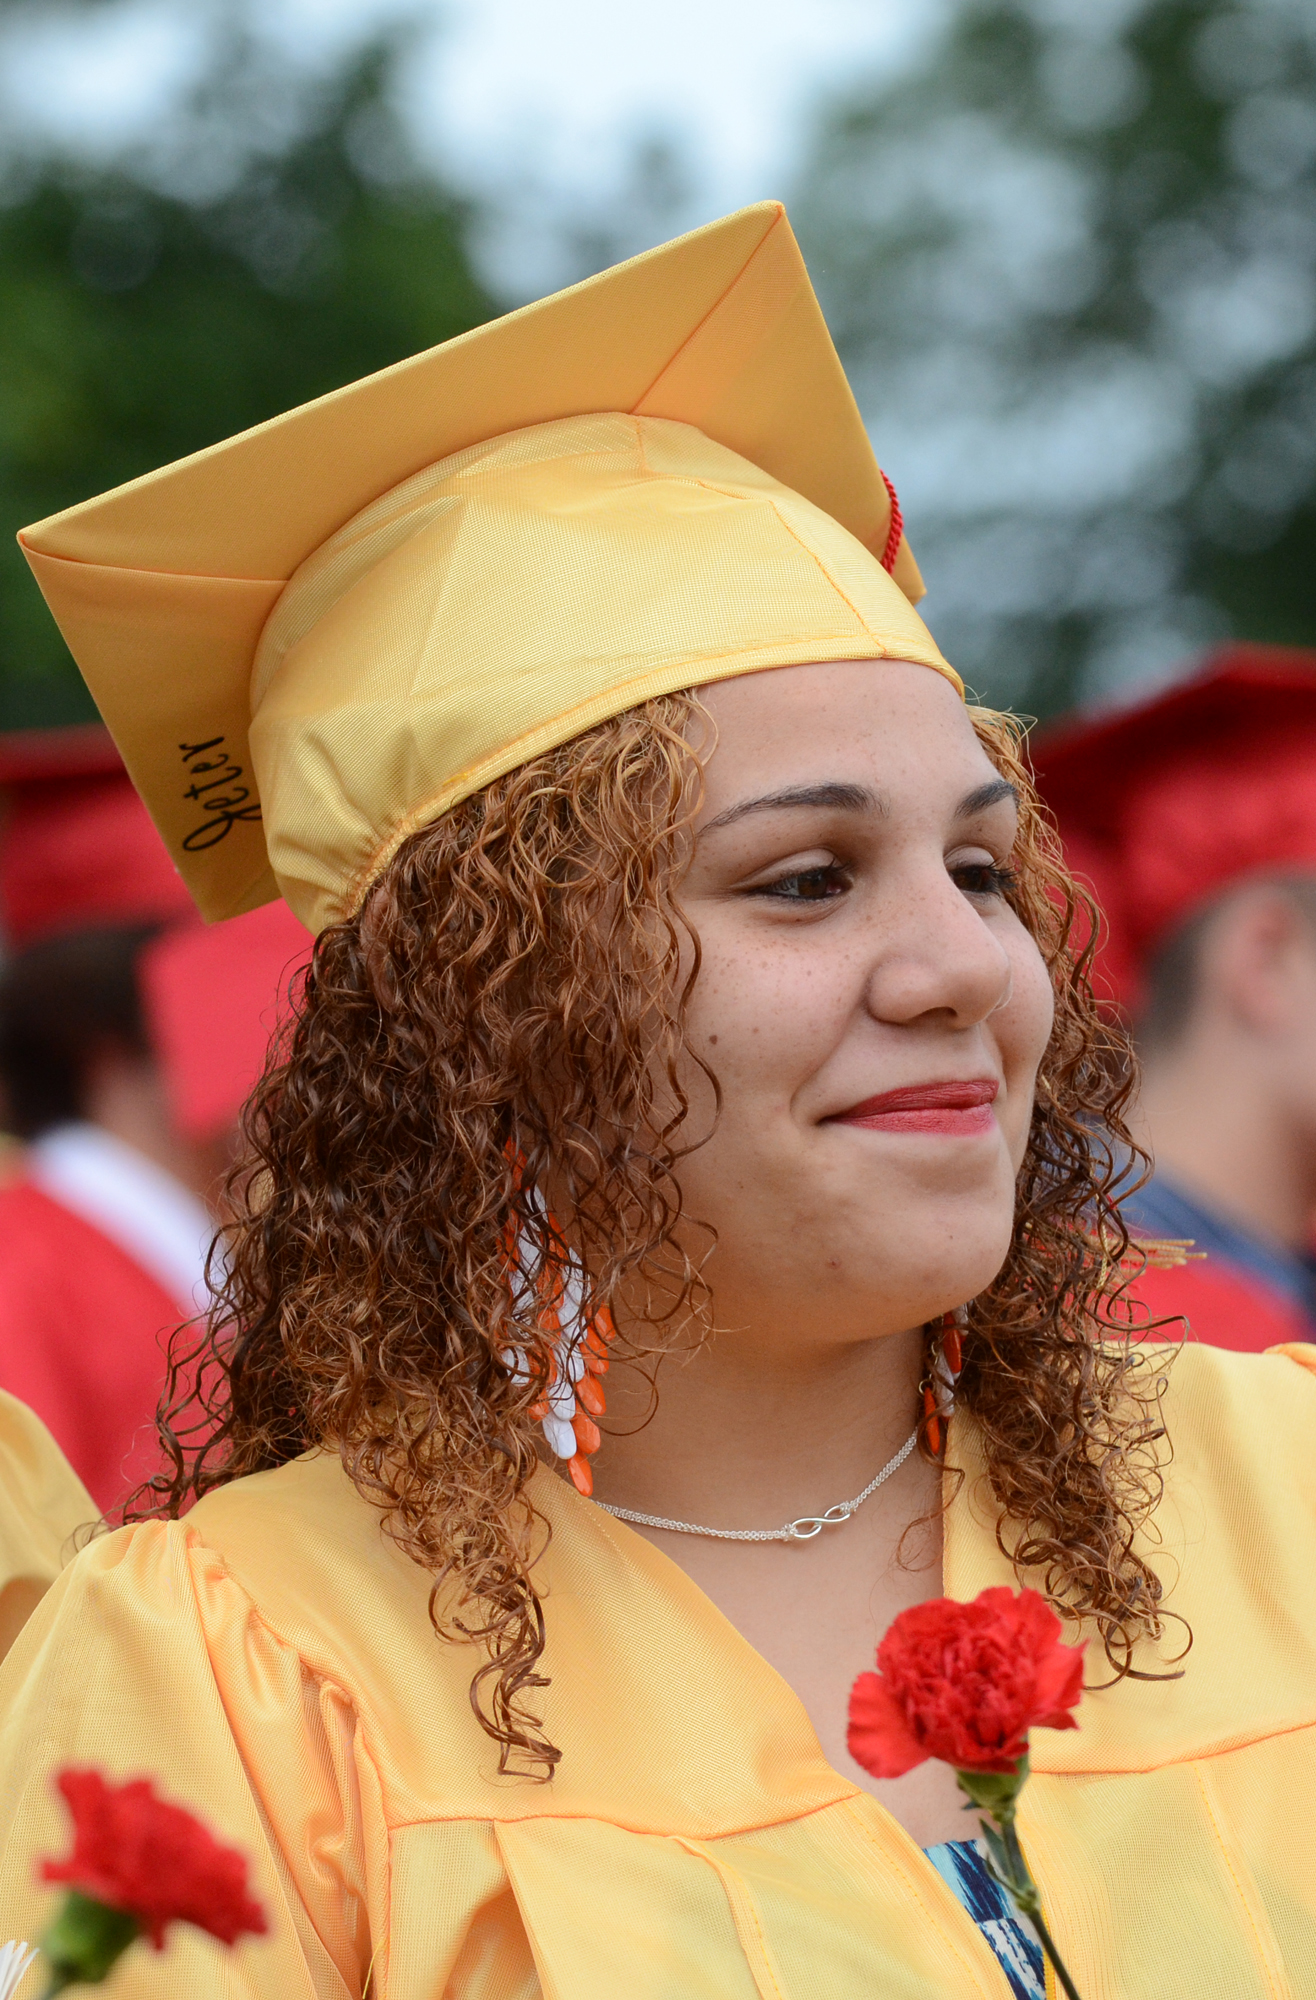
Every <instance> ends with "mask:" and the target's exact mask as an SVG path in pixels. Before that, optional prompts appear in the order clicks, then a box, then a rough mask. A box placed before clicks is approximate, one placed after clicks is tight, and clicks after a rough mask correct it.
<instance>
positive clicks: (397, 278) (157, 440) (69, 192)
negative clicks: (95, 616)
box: [0, 28, 497, 728]
mask: <svg viewBox="0 0 1316 2000" xmlns="http://www.w3.org/2000/svg"><path fill="white" fill-rule="evenodd" d="M405 52H406V42H405V38H404V37H396V36H395V37H394V38H392V39H390V40H387V41H384V42H381V43H378V44H376V45H374V46H372V47H370V48H368V49H366V50H365V51H364V52H362V51H357V52H356V53H355V54H354V55H353V56H352V57H351V59H350V60H349V61H347V62H346V63H345V64H344V66H343V67H342V68H341V69H340V71H339V73H338V74H336V75H334V76H332V77H330V78H328V79H325V78H323V77H321V78H308V77H307V76H305V75H302V74H300V73H298V72H296V71H294V70H293V69H291V68H290V67H289V66H288V65H287V64H286V63H284V62H283V61H281V60H280V59H279V58H278V57H277V55H275V54H274V53H272V52H271V50H270V49H269V48H268V47H265V46H262V45H258V44H257V43H255V42H254V41H253V40H252V39H251V38H250V37H248V36H245V35H243V34H242V33H240V32H238V31H236V30H233V29H231V28H230V30H229V31H228V32H227V33H226V34H225V35H223V36H222V37H221V38H219V39H218V40H217V41H216V43H215V46H214V49H213V55H212V61H211V64H210V67H209V70H208V73H207V75H206V76H205V77H204V79H203V81H202V82H201V84H200V85H199V86H198V88H197V89H196V91H195V92H194V93H193V94H192V95H191V96H190V97H189V98H188V100H187V102H186V103H185V104H184V105H183V106H182V107H181V109H180V110H179V111H178V112H177V113H175V114H174V115H173V116H172V117H171V118H170V119H169V120H168V121H167V123H166V125H165V127H164V128H163V129H162V130H160V131H159V132H157V133H154V134H152V135H150V137H149V140H144V141H142V142H141V143H140V144H139V145H138V146H137V147H136V148H135V150H134V152H133V153H132V154H131V156H127V157H124V158H122V159H120V160H118V161H116V162H115V163H114V164H113V165H110V166H105V167H99V168H93V167H91V166H89V165H87V164H85V163H78V162H75V161H72V160H70V159H67V158H57V157H49V156H47V157H44V158H37V159H28V160H26V161H23V160H19V161H17V162H11V165H10V169H9V185H8V187H7V189H5V190H3V191H0V204H3V205H0V728H20V727H27V726H32V725H38V724H48V723H53V722H59V721H66V720H74V719H80V718H83V717H86V716H89V715H91V714H93V713H94V710H93V709H92V707H91V703H90V698H89V697H88V695H87V694H86V692H85V689H84V688H83V685H82V682H81V680H80V678H79V677H78V674H77V671H76V669H75V668H74V666H73V663H72V661H71V659H70V658H69V656H68V653H67V651H66V649H65V648H64V646H63V643H62V641H61V640H60V637H59V634H58V632H57V631H56V629H55V626H54V624H53V621H52V620H51V618H50V616H49V614H48V612H47V611H46V609H45V606H44V605H43V603H42V601H41V597H40V594H39V593H38V591H37V589H36V586H35V584H34V583H33V581H32V578H31V576H30V574H29V572H28V569H27V564H26V563H25V562H24V561H23V559H22V557H21V555H20V554H19V553H18V551H17V549H16V548H15V546H14V541H13V536H14V533H15V531H16V530H17V529H18V528H19V527H21V526H22V525H23V524H24V523H26V522H30V521H34V520H38V519H40V518H41V517H43V516H44V515H46V514H50V513H53V512H55V511H56V510H57V509H59V508H61V507H64V506H68V505H70V504H72V503H73V502H74V501H77V500H81V499H85V498H86V497H87V496H89V495H90V494H93V493H96V492H98V491H100V490H102V489H103V488H105V487H108V486H112V485H115V484H116V483H118V482H119V481H121V480H125V479H131V478H133V477H134V476H135V475H136V474H138V473H142V472H146V471H148V470H150V469H151V468H152V467H154V466H157V465H161V464H164V463H166V462H167V461H168V460H170V459H173V458H177V457H179V456H181V455H182V454H184V453H186V452H189V451H194V450H197V449H199V448H200V447H201V446H203V445H206V444H209V443H212V442H213V441H214V440H215V439H217V438H221V437H226V436H228V435H229V434H230V433H232V432H234V431H239V430H242V429H244V428H245V427H246V426H248V425H250V424H255V423H259V422H260V421H261V420H262V419H264V418H266V417H269V416H272V415H274V414H275V413H276V412H278V411H280V410H283V409H286V408H288V407H290V406H291V405H293V404H296V403H299V402H302V401H304V400H305V399H307V398H308V397H312V396H316V395H319V394H321V393H323V392H324V391H326V390H329V389H333V388H336V387H338V386H339V384H341V383H343V382H348V381H352V380H353V379H355V378H356V377H357V376H360V375H364V374H367V373H369V372H370V371H371V370H373V369H376V368H381V367H384V366H385V365H387V364H388V363H389V362H392V361H396V360H399V359H400V358H401V357H402V356H404V355H407V354H410V353H414V352H415V351H417V350H418V349H421V348H424V347H427V346H430V345H432V344H433V343H434V342H436V341H440V340H446V339H447V338H449V336H450V335H453V334H456V333H460V332H462V331H464V330H465V329H466V328H467V327H470V326H474V325H476V324H478V323H479V322H480V321H482V320H484V319H487V318H489V317H490V315H491V314H492V313H493V312H494V311H495V310H496V309H497V308H496V306H495V303H494V301H493V300H492V299H491V298H490V297H488V295H487V294H486V292H485V291H484V289H483V287H482V286H481V284H480V283H479V281H478V279H477V277H476V276H475V274H474V272H473V270H472V267H471V263H470V261H469V258H468V255H467V249H466V240H467V229H468V223H469V217H468V214H467V212H466V210H465V208H464V207H463V205H462V204H461V202H460V201H459V200H457V199H456V198H455V197H454V196H453V195H452V194H451V193H449V192H448V191H446V190H445V189H444V188H443V187H441V186H440V185H438V184H437V183H436V182H435V181H434V180H433V179H432V178H427V177H425V176H424V175H422V174H421V173H420V171H419V170H418V169H417V168H416V166H415V165H414V162H413V160H412V157H411V153H410V150H409V147H408V143H407V139H406V135H405V132H404V131H403V129H402V127H401V125H400V123H399V121H398V119H397V117H396V115H395V113H394V111H393V110H392V108H391V93H390V81H391V78H392V76H393V74H394V71H395V67H396V65H397V64H398V63H399V62H400V61H402V60H404V59H405Z"/></svg>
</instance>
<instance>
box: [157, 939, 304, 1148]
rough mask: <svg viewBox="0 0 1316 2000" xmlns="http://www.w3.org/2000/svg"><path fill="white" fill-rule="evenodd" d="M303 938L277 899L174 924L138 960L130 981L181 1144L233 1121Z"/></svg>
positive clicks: (256, 1070) (274, 1025)
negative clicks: (137, 990)
mask: <svg viewBox="0 0 1316 2000" xmlns="http://www.w3.org/2000/svg"><path fill="white" fill-rule="evenodd" d="M310 955H311V934H310V932H309V931H308V930H307V929H306V928H305V926H304V925H302V924H300V923H298V921H297V919H296V917H295V916H294V915H293V913H292V911H291V910H290V909H289V908H288V905H287V904H286V903H284V902H277V903H266V904H264V905H263V906H262V907H261V908H260V909H258V910H252V911H251V912H250V913H249V914H248V915H246V916H243V917H230V918H229V919H228V921H227V922H226V923H221V924H213V925H203V924H200V923H191V924H186V925H178V926H176V927H174V928H173V929H171V930H168V931H165V932H163V933H162V934H161V936H159V937H158V938H155V939H154V940H153V941H152V942H151V943H150V944H149V945H148V946H147V947H146V950H145V952H144V953H143V954H142V958H141V961H140V965H139V971H138V977H139V979H140V981H141V988H142V1000H143V1004H144V1006H145V1008H146V1015H147V1021H148V1024H149V1028H150V1034H151V1042H152V1045H153V1047H154V1048H155V1051H156V1054H157V1056H158V1058H159V1060H160V1063H161V1066H162V1068H163V1070H164V1074H165V1081H166V1087H167V1089H168V1092H169V1099H170V1109H171V1111H172V1113H173V1118H174V1123H175V1125H176V1126H177V1127H178V1129H179V1131H180V1132H183V1133H184V1134H186V1136H187V1137H188V1138H190V1139H213V1138H216V1137H218V1136H219V1135H221V1134H222V1133H224V1132H225V1131H227V1130H228V1128H229V1127H230V1126H231V1125H232V1124H233V1123H234V1121H235V1120H236V1118H237V1116H238V1113H239V1112H240V1111H241V1109H242V1106H243V1104H244V1103H245V1102H246V1100H247V1097H248V1096H249V1094H250V1092H251V1090H252V1088H253V1086H254V1085H255V1083H256V1082H257V1080H258V1078H259V1077H260V1074H261V1071H262V1069H263V1068H264V1066H265V1058H266V1054H267V1053H268V1050H269V1046H270V1041H271V1038H272V1036H273V1035H274V1034H275V1033H276V1032H278V1031H280V1030H282V1029H286V1027H287V1026H288V1024H289V1023H290V1021H291V1018H292V1010H291V1008H290V1006H289V1004H288V988H289V984H290V982H291V980H292V978H293V976H294V974H295V973H296V972H297V971H298V969H299V968H300V967H301V966H303V965H305V963H306V961H307V959H308V958H309V957H310Z"/></svg>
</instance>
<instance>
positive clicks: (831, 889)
mask: <svg viewBox="0 0 1316 2000" xmlns="http://www.w3.org/2000/svg"><path fill="white" fill-rule="evenodd" d="M849 886H850V879H849V877H848V875H847V874H846V872H845V870H844V869H843V868H841V867H839V866H838V865H837V863H836V862H834V861H831V862H827V863H825V864H824V865H823V866H822V867H819V868H800V869H797V870H796V872H795V873H794V874H793V875H779V876H778V877H777V879H776V881H775V882H763V883H761V884H760V885H759V886H758V888H756V889H751V890H750V892H749V893H750V895H751V896H772V897H775V898H776V900H777V901H778V902H782V903H825V902H827V901H828V899H829V898H830V897H832V896H839V895H842V894H843V893H844V891H845V890H846V889H848V888H849Z"/></svg>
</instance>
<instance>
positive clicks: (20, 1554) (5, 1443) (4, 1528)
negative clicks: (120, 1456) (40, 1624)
mask: <svg viewBox="0 0 1316 2000" xmlns="http://www.w3.org/2000/svg"><path fill="white" fill-rule="evenodd" d="M99 1515H100V1509H99V1507H97V1506H96V1504H95V1502H94V1501H93V1500H92V1498H91V1495H90V1494H89V1493H88V1491H87V1489H86V1487H85V1486H84V1485H83V1483H82V1481H81V1480H80V1479H79V1478H78V1475H77V1474H76V1472H74V1470H73V1467H72V1466H71V1465H70V1464H69V1462H68V1460H67V1459H66V1458H65V1456H64V1454H63V1452H62V1451H61V1450H60V1448H59V1446H58V1445H57V1444H56V1443H55V1440H54V1438H53V1437H52V1436H51V1435H50V1432H49V1431H48V1430H47V1429H46V1427H45V1425H44V1424H43V1423H42V1422H41V1419H40V1418H39V1417H36V1416H34V1415H33V1413H32V1411H31V1410H29V1409H28V1407H27V1405H26V1404H25V1403H20V1402H19V1400H18V1398H17V1397H16V1396H11V1395H9V1394H8V1393H7V1392H6V1391H5V1390H3V1389H0V1659H3V1658H4V1656H5V1654H6V1653H7V1652H8V1651H9V1648H10V1646H11V1645H12V1644H13V1642H14V1640H15V1639H16V1638H17V1637H18V1634H19V1632H20V1631H21V1630H22V1628H23V1625H24V1624H25V1622H26V1620H27V1619H28V1617H29V1616H30V1615H31V1613H32V1611H33V1610H34V1609H35V1607H36V1606H37V1604H39V1603H40V1601H41V1599H42V1597H43V1596H44V1595H45V1593H46V1591H47V1590H48V1589H49V1588H50V1586H51V1584H52V1583H53V1582H54V1581H55V1578H56V1577H57V1576H58V1575H59V1572H60V1570H61V1568H62V1567H63V1565H64V1561H65V1559H66V1558H67V1557H68V1556H69V1555H70V1554H71V1553H72V1545H71V1543H70V1540H69V1538H70V1536H71V1535H72V1533H73V1531H74V1529H75V1528H80V1527H82V1526H83V1525H84V1524H86V1523H88V1522H91V1521H95V1520H97V1519H98V1518H99ZM2 1941H3V1940H0V1942H2Z"/></svg>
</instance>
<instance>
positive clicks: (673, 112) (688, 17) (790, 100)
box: [0, 0, 941, 215]
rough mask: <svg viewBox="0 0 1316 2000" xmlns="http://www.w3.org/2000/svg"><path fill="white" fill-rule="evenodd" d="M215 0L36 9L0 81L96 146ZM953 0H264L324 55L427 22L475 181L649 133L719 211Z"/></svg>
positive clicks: (171, 73) (565, 163) (430, 89)
mask: <svg viewBox="0 0 1316 2000" xmlns="http://www.w3.org/2000/svg"><path fill="white" fill-rule="evenodd" d="M204 11H205V8H204V0H110V4H108V5H105V6H102V7H100V8H96V9H92V10H90V11H87V10H75V9H70V10H68V11H65V10H64V9H63V8H61V7H60V6H58V5H44V4H43V5H42V6H41V7H40V8H39V9H36V10H33V11H32V12H31V13H30V14H29V15H28V20H29V22H30V23H31V25H30V26H29V27H28V28H26V29H25V30H24V34H23V39H22V45H21V46H20V48H19V49H18V50H17V51H13V50H11V56H10V60H9V61H8V62H7V63H6V65H5V69H6V76H5V81H4V83H3V85H0V89H2V90H3V92H4V95H5V96H6V97H8V98H9V101H10V104H11V106H12V107H13V108H14V110H16V111H17V112H18V113H19V114H20V115H22V116H28V117H36V118H39V119H41V120H42V121H43V122H45V123H48V124H51V125H53V126H55V127H56V128H57V129H59V130H60V131H61V133H62V134H66V135H71V136H75V137H78V138H80V139H81V141H82V142H83V143H85V144H87V145H88V146H90V147H92V148H93V149H94V148H96V147H98V146H100V145H103V144H106V143H112V142H113V141H114V140H115V139H116V138H118V137H120V136H122V135H124V134H127V133H130V132H132V131H133V130H134V129H138V128H140V126H141V124H142V123H143V122H144V121H147V120H149V119H150V117H151V115H152V113H153V112H154V110H155V109H156V107H157V106H158V105H159V104H160V102H161V101H162V99H163V98H167V96H168V94H169V93H170V92H171V91H172V90H174V89H176V88H177V87H178V84H179V82H180V80H182V79H185V77H186V76H187V74H188V71H189V68H190V64H191V61H192V59H193V56H194V52H195V48H196V24H197V21H198V19H199V18H201V17H202V16H203V15H204ZM940 12H941V6H940V0H662V4H661V5H660V6H652V5H645V6H643V7H642V6H639V5H638V4H633V0H552V4H547V0H420V4H418V5H412V6H410V7H408V6H406V5H405V4H404V0H265V4H264V5H262V6H260V7H259V8H256V7H255V6H254V5H253V7H252V15H253V19H255V20H257V21H258V22H259V24H260V26H261V28H262V30H263V31H265V32H272V33H274V34H276V35H278V36H279V38H280V39H283V38H286V39H288V40H289V41H291V42H292V43H293V44H294V45H295V46H297V47H298V48H300V49H302V50H304V51H305V52H306V54H307V55H308V57H309V58H311V59H312V60H322V59H324V58H325V57H327V56H329V55H331V54H332V53H333V52H334V50H335V49H337V48H340V47H341V46H342V45H343V44H344V43H345V42H349V41H351V40H354V39H357V38H359V37H361V36H362V35H363V34H365V33H367V32H368V31H369V29H370V27H371V26H372V25H374V24H376V23H379V22H382V21H385V20H388V19H391V18H396V17H397V16H399V15H403V14H411V15H415V16H419V17H420V18H421V19H422V20H424V21H425V22H427V23H431V22H432V24H433V28H432V33H431V34H430V35H429V36H428V37H427V45H426V46H425V47H424V49H423V52H422V53H421V55H420V56H419V58H418V60H417V61H416V63H415V64H414V65H413V67H412V73H411V77H410V88H409V95H410V103H411V109H412V112H413V116H414V118H415V121H416V124H417V127H418V132H419V134H420V136H421V137H422V140H423V142H424V143H425V144H426V145H427V147H432V148H433V150H434V152H435V154H436V155H437V156H438V157H440V158H442V159H443V160H444V161H445V162H446V163H447V164H448V165H449V166H450V167H451V168H454V169H456V171H457V172H458V173H459V174H460V175H462V176H463V177H465V178H468V179H469V180H470V182H471V183H472V184H473V185H474V186H476V187H489V188H490V189H496V188H499V187H502V186H505V185H507V184H508V182H509V181H512V180H514V179H516V178H517V177H518V176H520V175H522V174H525V173H528V172H530V171H531V170H533V171H534V173H535V174H536V175H537V176H538V178H540V179H541V180H543V181H546V182H548V183H550V184H552V185H556V186H560V187H562V188H564V189H566V190H570V191H572V192H575V191H577V190H585V191H589V190H591V189H593V188H596V187H598V186H599V185H600V184H603V183H606V182H608V181H611V180H615V179H616V178H617V177H618V176H619V175H620V173H621V172H622V171H623V166H624V161H625V159H626V157H627V154H628V151H629V148H630V147H631V146H632V145H633V143H634V141H635V138H636V137H637V136H638V135H642V134H648V133H663V134H668V135H671V136H672V137H673V138H675V139H676V140H677V141H678V142H679V143H680V145H681V146H682V148H683V151H684V152H685V155H686V157H687V159H688V161H689V164H690V166H691V168H692V170H693V173H694V177H695V180H696V184H697V191H696V194H695V197H694V199H695V203H696V205H697V207H698V208H699V209H700V211H701V212H702V213H703V214H706V215H713V214H716V213H719V212H720V211H721V210H723V209H727V208H732V207H735V206H737V205H738V204H740V203H741V202H745V201H752V200H757V199H759V198H760V197H762V196H763V195H765V194H776V193H778V192H780V191H781V190H782V189H783V187H785V186H786V185H787V184H788V183H789V180H790V178H791V174H792V170H793V167H794V164H795V161H796V159H797V157H798V147H799V143H800V138H801V134H802V131H803V129H804V126H805V121H806V118H807V113H808V109H809V107H810V105H811V104H812V103H813V102H814V101H815V99H816V97H817V95H818V93H819V92H820V91H822V90H825V89H826V87H827V86H828V85H829V84H833V83H835V82H837V81H840V80H843V79H845V78H847V77H850V76H853V75H854V74H855V73H856V72H857V71H862V70H868V69H872V68H874V67H878V66H881V67H885V66H886V65H888V64H890V63H891V62H893V61H898V60H899V59H900V57H901V54H902V52H903V51H904V50H905V49H906V48H908V47H909V46H910V45H911V44H912V43H914V42H915V41H916V40H917V39H918V38H919V36H920V35H921V34H923V33H925V32H927V31H928V29H929V27H930V26H931V25H932V24H933V23H934V22H935V21H936V19H937V17H938V15H939V14H940Z"/></svg>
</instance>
